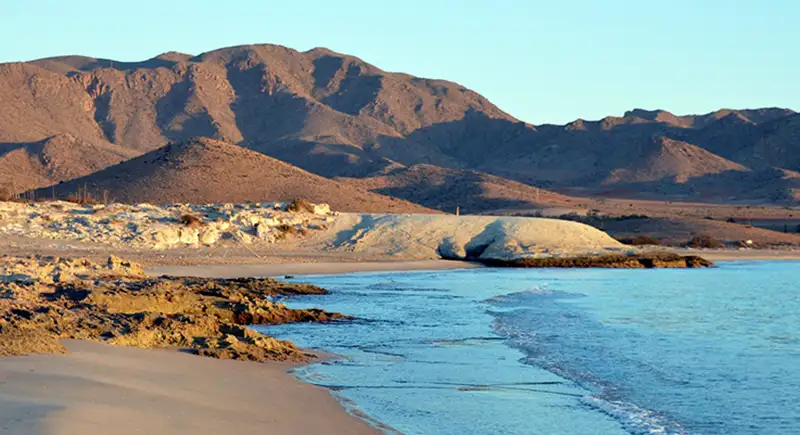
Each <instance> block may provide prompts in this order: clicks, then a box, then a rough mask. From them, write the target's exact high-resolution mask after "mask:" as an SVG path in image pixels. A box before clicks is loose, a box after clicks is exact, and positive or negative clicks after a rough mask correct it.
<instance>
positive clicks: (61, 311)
mask: <svg viewBox="0 0 800 435" xmlns="http://www.w3.org/2000/svg"><path fill="white" fill-rule="evenodd" d="M0 276H2V280H1V281H0V356H1V355H25V354H30V353H53V352H64V351H65V349H64V348H63V346H61V344H60V343H59V339H63V338H73V339H83V340H94V341H102V342H107V343H111V344H117V345H123V346H136V347H146V348H150V347H173V348H184V349H188V350H189V351H190V352H192V353H195V354H198V355H205V356H212V357H216V358H227V359H239V360H250V361H266V360H292V361H302V360H306V359H308V358H310V355H308V354H306V353H305V352H303V351H301V350H300V349H298V348H296V347H295V346H294V345H293V344H292V343H290V342H287V341H282V340H276V339H274V338H272V337H267V336H264V335H262V334H260V333H258V332H255V331H253V330H251V329H248V328H247V326H248V325H253V324H279V323H286V322H327V321H333V320H338V319H344V318H346V317H345V316H343V315H341V314H337V313H329V312H325V311H322V310H317V309H311V310H295V309H291V308H288V307H286V306H285V305H283V304H281V303H278V302H274V301H272V300H270V297H275V296H291V295H298V294H323V293H325V292H326V291H325V290H324V289H322V288H319V287H316V286H312V285H306V284H288V283H282V282H279V281H276V280H273V279H268V278H242V279H209V278H174V277H172V278H168V277H160V278H148V277H145V276H144V274H143V273H141V267H140V266H138V265H136V264H134V263H130V262H127V261H124V260H121V259H118V258H115V257H111V258H109V260H108V262H106V263H103V264H99V263H93V262H91V261H89V260H86V259H76V260H67V259H60V258H54V257H30V258H8V257H5V258H0Z"/></svg>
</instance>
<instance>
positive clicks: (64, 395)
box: [0, 340, 380, 435]
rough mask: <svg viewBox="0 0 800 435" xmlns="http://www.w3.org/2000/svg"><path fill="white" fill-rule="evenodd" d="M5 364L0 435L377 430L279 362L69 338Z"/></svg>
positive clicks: (0, 377)
mask: <svg viewBox="0 0 800 435" xmlns="http://www.w3.org/2000/svg"><path fill="white" fill-rule="evenodd" d="M65 344H66V346H67V348H68V349H69V350H70V353H69V354H67V355H32V356H24V357H2V358H0V433H3V434H48V435H50V434H58V435H73V434H74V435H86V434H100V433H114V434H119V435H122V434H183V433H191V434H195V435H199V434H222V433H241V434H245V433H259V434H281V435H289V434H302V435H310V434H378V433H380V432H379V431H378V430H376V429H374V428H372V427H370V426H369V425H368V424H367V423H364V422H362V421H361V420H359V419H357V418H355V417H353V416H350V415H349V414H347V413H346V412H345V411H344V410H343V408H342V406H341V405H340V404H339V403H338V402H337V401H336V400H335V399H334V398H333V397H332V396H331V395H330V394H329V393H328V391H327V390H325V389H323V388H320V387H315V386H312V385H308V384H304V383H302V382H300V381H298V380H296V379H294V378H293V377H292V376H290V375H288V374H287V373H286V371H287V370H288V369H289V368H290V367H291V366H289V365H286V364H280V363H267V364H256V363H249V362H240V361H221V360H216V359H212V358H203V357H197V356H192V355H188V354H184V353H181V352H178V351H174V350H160V349H152V350H151V349H135V348H125V347H115V346H109V345H104V344H98V343H90V342H83V341H74V340H66V341H65Z"/></svg>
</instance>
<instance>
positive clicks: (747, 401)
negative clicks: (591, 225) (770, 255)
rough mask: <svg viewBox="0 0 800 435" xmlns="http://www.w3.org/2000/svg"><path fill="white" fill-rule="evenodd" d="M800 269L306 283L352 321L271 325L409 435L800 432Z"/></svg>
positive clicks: (328, 377) (315, 376) (361, 405)
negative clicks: (323, 358)
mask: <svg viewBox="0 0 800 435" xmlns="http://www.w3.org/2000/svg"><path fill="white" fill-rule="evenodd" d="M799 278H800V262H729V263H722V264H721V267H720V268H717V269H709V270H564V269H561V270H559V269H528V270H512V269H473V270H461V271H440V272H405V273H365V274H351V275H340V276H319V277H305V278H299V279H297V280H298V281H304V282H313V283H315V284H318V285H321V286H323V287H325V288H328V289H329V290H331V294H330V295H326V296H306V297H303V298H301V299H292V302H291V303H290V305H292V306H298V307H299V306H319V307H324V308H326V309H328V310H333V311H339V312H343V313H347V314H351V315H354V316H356V317H357V318H358V320H356V321H353V322H346V323H336V324H326V325H319V324H296V325H281V326H277V327H269V328H267V331H268V333H270V334H272V335H275V336H277V337H280V338H287V339H291V340H293V341H295V342H296V343H298V344H299V345H301V346H305V347H311V348H319V349H323V350H326V351H329V352H333V353H336V354H339V355H342V356H344V358H343V359H340V360H334V361H332V362H327V363H324V364H315V365H311V366H307V367H304V368H302V369H300V370H298V371H297V373H296V374H297V375H298V376H299V377H300V378H302V379H304V380H306V381H308V382H311V383H314V384H318V385H323V386H327V387H330V388H332V389H333V391H334V394H335V395H336V396H337V397H339V398H340V399H342V401H343V402H344V403H345V404H346V405H347V406H350V407H352V408H354V409H357V410H358V411H360V412H363V413H366V414H367V415H369V416H370V417H371V418H374V419H375V420H378V421H380V422H382V423H385V424H387V425H389V426H391V427H393V428H395V429H396V430H397V431H400V432H403V433H407V434H626V433H632V434H649V433H656V434H748V435H749V434H800V285H799V284H798V283H797V282H798V281H800V279H799Z"/></svg>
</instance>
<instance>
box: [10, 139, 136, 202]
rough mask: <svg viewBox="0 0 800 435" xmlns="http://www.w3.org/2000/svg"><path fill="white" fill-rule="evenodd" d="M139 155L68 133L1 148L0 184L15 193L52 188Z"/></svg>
mask: <svg viewBox="0 0 800 435" xmlns="http://www.w3.org/2000/svg"><path fill="white" fill-rule="evenodd" d="M137 154H138V153H136V152H135V151H132V150H129V149H126V148H122V147H119V146H116V145H113V144H102V145H95V144H92V143H88V142H86V141H83V140H81V139H78V138H75V137H72V136H71V135H68V134H61V135H58V136H52V137H49V138H47V139H45V140H43V141H40V142H33V143H20V144H5V145H0V185H2V186H7V187H9V188H10V190H12V191H14V192H22V191H25V190H27V189H30V188H35V187H40V186H49V185H51V184H55V183H57V182H59V181H61V180H71V179H73V178H77V177H81V176H84V175H88V174H91V173H93V172H96V171H99V170H101V169H103V168H106V167H108V166H111V165H115V164H117V163H119V162H121V161H123V160H127V159H130V158H132V157H134V156H136V155H137Z"/></svg>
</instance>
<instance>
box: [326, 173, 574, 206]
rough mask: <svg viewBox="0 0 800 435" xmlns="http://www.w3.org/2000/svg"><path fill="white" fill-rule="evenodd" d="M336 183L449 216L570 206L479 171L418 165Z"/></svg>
mask: <svg viewBox="0 0 800 435" xmlns="http://www.w3.org/2000/svg"><path fill="white" fill-rule="evenodd" d="M337 180H339V181H342V182H344V183H347V184H349V185H352V186H356V187H359V188H362V189H365V190H369V191H371V192H375V193H379V194H381V195H387V196H393V197H396V198H402V199H405V200H407V201H410V202H413V203H417V204H421V205H424V206H425V207H429V208H433V209H436V210H441V211H445V212H450V213H453V212H455V210H456V207H458V208H459V209H460V211H461V212H462V213H470V214H478V213H487V212H506V211H509V210H519V209H523V210H528V209H542V208H551V207H569V206H572V205H573V204H572V199H571V198H569V197H567V196H564V195H560V194H557V193H554V192H550V191H548V190H545V189H540V188H537V187H534V186H530V185H527V184H522V183H518V182H516V181H511V180H507V179H505V178H502V177H498V176H494V175H491V174H487V173H484V172H479V171H470V170H461V169H446V168H442V167H438V166H434V165H426V164H419V165H413V166H410V167H404V166H401V167H395V168H393V169H391V170H388V171H386V173H383V174H376V175H373V176H371V177H366V178H338V179H337Z"/></svg>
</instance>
